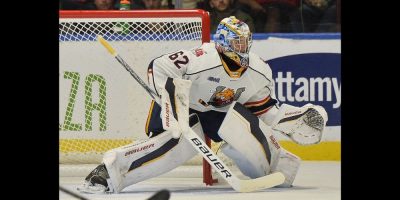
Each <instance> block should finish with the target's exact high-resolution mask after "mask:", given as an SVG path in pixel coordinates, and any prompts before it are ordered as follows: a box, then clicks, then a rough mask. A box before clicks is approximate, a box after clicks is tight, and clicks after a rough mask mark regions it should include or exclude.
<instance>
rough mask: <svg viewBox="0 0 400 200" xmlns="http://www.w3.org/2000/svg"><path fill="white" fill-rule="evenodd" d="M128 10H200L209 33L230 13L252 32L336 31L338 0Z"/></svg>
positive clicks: (71, 3) (68, 0) (93, 4)
mask: <svg viewBox="0 0 400 200" xmlns="http://www.w3.org/2000/svg"><path fill="white" fill-rule="evenodd" d="M123 1H129V2H130V9H131V10H145V9H180V8H183V9H204V10H206V11H209V13H210V19H211V32H212V33H213V32H215V30H216V28H217V25H218V23H219V22H220V20H221V19H223V18H225V17H229V16H231V15H234V16H236V18H238V19H240V20H242V21H244V22H246V23H247V24H248V25H249V27H250V29H251V30H252V31H253V32H254V33H314V32H340V23H341V22H340V0H181V1H180V5H179V6H175V2H176V1H175V0H123ZM120 2H121V0H60V10H120V8H121V4H120Z"/></svg>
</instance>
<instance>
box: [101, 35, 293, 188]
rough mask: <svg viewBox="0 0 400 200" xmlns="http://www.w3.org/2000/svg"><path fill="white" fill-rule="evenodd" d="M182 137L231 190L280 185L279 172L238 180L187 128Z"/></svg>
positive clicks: (108, 45) (133, 73)
mask: <svg viewBox="0 0 400 200" xmlns="http://www.w3.org/2000/svg"><path fill="white" fill-rule="evenodd" d="M97 39H98V41H99V42H100V43H101V44H102V45H103V46H104V47H105V48H106V49H107V50H108V52H109V53H110V54H111V55H112V56H114V57H115V59H117V61H118V62H119V63H120V64H121V65H122V66H123V67H124V68H125V69H126V70H127V71H128V72H129V73H130V74H131V75H132V76H133V78H134V79H135V80H136V81H137V82H138V83H139V84H140V85H141V86H142V87H143V88H144V89H145V90H146V91H147V92H148V93H149V95H150V96H151V97H152V98H153V99H156V98H157V100H159V98H160V97H159V96H158V95H156V94H155V93H154V92H153V91H152V90H151V89H150V87H149V86H147V85H146V83H145V82H144V81H143V80H142V79H141V78H140V77H139V76H138V75H137V74H136V73H135V72H134V71H133V70H132V68H131V67H130V66H129V65H128V63H126V62H125V61H124V60H123V59H122V58H121V56H119V55H118V53H117V52H116V51H115V50H114V48H113V47H112V46H111V45H110V44H109V43H108V42H107V41H106V40H105V39H104V38H103V37H102V36H100V35H98V36H97ZM183 136H184V137H185V138H186V139H187V140H188V141H189V142H190V144H192V145H193V147H194V148H195V149H196V150H197V151H198V152H199V153H200V154H201V155H202V157H203V158H204V159H205V160H207V162H208V163H209V164H210V165H211V166H212V167H213V168H214V169H215V170H216V171H217V172H218V173H219V174H220V175H221V177H223V178H224V179H225V180H226V181H227V182H228V183H229V185H231V186H232V188H233V189H234V190H236V191H238V192H252V191H256V190H261V189H266V188H271V187H274V186H277V185H280V184H282V183H283V182H284V181H285V176H284V175H283V174H282V173H281V172H275V173H272V174H269V175H266V176H262V177H259V178H255V179H239V178H238V177H237V176H236V175H235V174H234V173H233V172H232V170H231V169H229V168H228V167H227V166H226V164H225V163H224V162H223V161H222V160H221V159H220V158H219V157H218V156H217V155H216V154H215V153H214V152H213V151H212V150H211V149H210V147H208V146H207V145H206V143H205V142H204V141H203V140H202V139H201V138H200V137H199V136H198V135H197V134H196V133H195V132H194V131H193V130H192V129H191V128H189V129H188V131H187V132H186V133H183Z"/></svg>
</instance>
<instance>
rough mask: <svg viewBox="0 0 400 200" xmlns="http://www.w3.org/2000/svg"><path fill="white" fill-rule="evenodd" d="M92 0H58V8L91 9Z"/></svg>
mask: <svg viewBox="0 0 400 200" xmlns="http://www.w3.org/2000/svg"><path fill="white" fill-rule="evenodd" d="M91 2H92V0H60V10H92V9H93V7H94V6H93V4H91Z"/></svg>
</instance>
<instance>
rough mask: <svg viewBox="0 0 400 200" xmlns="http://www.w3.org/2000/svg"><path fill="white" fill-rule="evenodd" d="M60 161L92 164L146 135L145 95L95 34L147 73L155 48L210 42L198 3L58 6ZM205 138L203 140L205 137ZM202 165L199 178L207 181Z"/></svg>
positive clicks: (207, 20) (207, 171) (162, 50)
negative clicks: (114, 7) (142, 6)
mask: <svg viewBox="0 0 400 200" xmlns="http://www.w3.org/2000/svg"><path fill="white" fill-rule="evenodd" d="M59 14H60V15H59V16H60V18H59V49H60V51H59V58H60V62H59V63H60V66H59V87H60V94H59V95H60V101H59V105H60V108H59V109H60V110H59V111H60V112H59V113H60V114H59V122H60V123H59V149H60V150H59V151H60V152H59V160H60V164H98V163H100V162H101V159H102V156H103V153H104V152H106V151H107V150H109V149H112V148H116V147H119V146H122V145H126V144H129V143H131V142H133V141H137V140H142V139H146V135H145V134H144V127H145V125H146V116H147V114H148V111H149V109H150V100H151V99H150V98H149V96H148V95H147V94H146V91H145V90H143V89H142V88H141V87H140V86H139V85H137V83H135V80H133V79H132V78H131V77H130V75H129V74H128V73H127V72H126V71H125V70H124V69H123V68H121V67H120V66H119V64H118V63H117V62H116V61H115V60H114V58H113V57H112V56H110V55H109V54H108V53H107V52H106V50H105V49H104V48H103V47H101V44H99V43H98V42H97V35H102V36H103V37H104V39H106V40H107V41H108V42H109V43H110V44H111V45H112V46H113V47H114V48H116V49H117V51H118V52H119V54H120V55H121V57H123V58H124V60H125V61H126V62H127V63H128V64H129V65H130V66H132V67H134V68H135V71H136V72H137V73H138V75H139V76H141V78H142V79H144V80H147V75H146V73H147V66H148V64H149V63H150V61H151V60H152V59H154V58H156V57H158V56H160V55H162V54H165V53H169V52H174V51H177V50H179V49H189V48H193V47H195V46H200V45H201V44H202V43H204V42H209V41H210V18H209V15H208V12H206V11H204V10H199V9H195V10H185V9H182V10H129V11H114V10H113V11H63V10H61V11H60V12H59ZM207 142H208V143H210V140H209V139H208V141H207ZM201 160H202V159H201V157H199V156H197V157H196V158H195V159H192V160H191V161H189V162H192V163H194V164H199V165H201V164H202V165H204V166H203V181H204V182H205V183H206V184H207V185H212V183H213V182H214V180H213V178H212V175H211V168H210V166H209V165H208V163H207V162H205V161H203V162H202V161H201Z"/></svg>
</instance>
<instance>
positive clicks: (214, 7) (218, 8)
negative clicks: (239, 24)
mask: <svg viewBox="0 0 400 200" xmlns="http://www.w3.org/2000/svg"><path fill="white" fill-rule="evenodd" d="M205 4H208V5H209V6H210V7H209V8H208V9H209V11H210V20H211V32H212V33H214V32H215V31H216V30H217V26H218V24H219V22H220V21H221V20H222V19H224V18H227V17H230V16H235V17H236V18H237V19H239V20H240V21H243V22H245V23H246V24H247V25H248V26H249V28H250V31H251V32H254V31H255V28H254V22H253V19H252V18H251V16H250V15H248V14H247V13H245V12H243V11H241V10H239V9H238V8H234V6H233V5H234V1H233V0H205Z"/></svg>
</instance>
